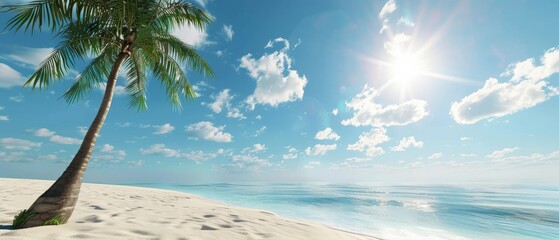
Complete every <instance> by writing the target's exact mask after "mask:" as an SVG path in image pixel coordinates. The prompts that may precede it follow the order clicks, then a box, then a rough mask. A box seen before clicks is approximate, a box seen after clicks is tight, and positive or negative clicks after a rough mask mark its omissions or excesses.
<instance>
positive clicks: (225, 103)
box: [208, 89, 233, 113]
mask: <svg viewBox="0 0 559 240" xmlns="http://www.w3.org/2000/svg"><path fill="white" fill-rule="evenodd" d="M229 91H230V90H229V89H224V90H222V91H221V92H219V94H217V96H212V98H213V99H214V102H213V103H210V104H208V107H209V108H210V109H211V110H212V111H213V112H215V113H220V112H221V111H222V110H223V109H224V108H228V107H230V106H231V100H233V96H231V95H230V94H229Z"/></svg>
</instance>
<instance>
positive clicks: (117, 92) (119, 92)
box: [98, 83, 127, 96]
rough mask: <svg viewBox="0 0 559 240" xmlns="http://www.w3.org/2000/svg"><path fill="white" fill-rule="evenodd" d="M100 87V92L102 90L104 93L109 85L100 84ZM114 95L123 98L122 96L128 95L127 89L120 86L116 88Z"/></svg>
mask: <svg viewBox="0 0 559 240" xmlns="http://www.w3.org/2000/svg"><path fill="white" fill-rule="evenodd" d="M98 87H99V89H100V90H102V91H103V92H104V91H105V89H107V84H106V83H99V85H98ZM114 94H115V95H116V96H122V95H125V94H127V92H126V87H124V86H120V85H117V86H115V90H114Z"/></svg>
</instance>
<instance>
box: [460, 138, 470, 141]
mask: <svg viewBox="0 0 559 240" xmlns="http://www.w3.org/2000/svg"><path fill="white" fill-rule="evenodd" d="M470 140H472V138H470V137H461V138H460V141H470Z"/></svg>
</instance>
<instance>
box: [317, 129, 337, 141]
mask: <svg viewBox="0 0 559 240" xmlns="http://www.w3.org/2000/svg"><path fill="white" fill-rule="evenodd" d="M314 138H316V139H318V140H334V141H338V140H340V135H338V134H337V133H336V132H334V130H332V128H326V129H324V130H322V131H319V132H317V133H316V135H315V136H314Z"/></svg>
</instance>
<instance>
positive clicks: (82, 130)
mask: <svg viewBox="0 0 559 240" xmlns="http://www.w3.org/2000/svg"><path fill="white" fill-rule="evenodd" d="M88 129H89V128H88V127H84V126H79V127H78V133H79V134H80V135H82V136H85V134H87V130H88ZM98 136H100V135H98Z"/></svg>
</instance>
